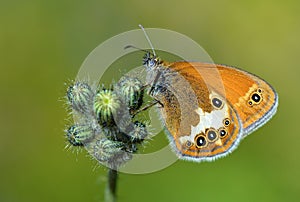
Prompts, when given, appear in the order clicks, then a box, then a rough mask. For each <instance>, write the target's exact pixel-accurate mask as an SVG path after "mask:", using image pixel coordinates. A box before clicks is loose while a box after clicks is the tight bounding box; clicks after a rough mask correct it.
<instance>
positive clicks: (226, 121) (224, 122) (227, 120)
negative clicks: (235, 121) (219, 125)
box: [223, 118, 230, 127]
mask: <svg viewBox="0 0 300 202" xmlns="http://www.w3.org/2000/svg"><path fill="white" fill-rule="evenodd" d="M223 124H224V126H225V127H227V126H229V125H230V119H229V118H226V119H224V120H223Z"/></svg>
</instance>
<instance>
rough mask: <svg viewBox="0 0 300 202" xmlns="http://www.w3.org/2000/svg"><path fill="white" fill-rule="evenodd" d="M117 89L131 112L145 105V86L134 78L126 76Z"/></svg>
mask: <svg viewBox="0 0 300 202" xmlns="http://www.w3.org/2000/svg"><path fill="white" fill-rule="evenodd" d="M116 87H117V89H118V92H119V93H120V94H122V95H123V96H124V99H125V101H126V103H127V105H128V107H129V109H130V110H135V109H138V108H140V107H141V105H142V104H143V96H144V90H143V84H142V82H141V81H140V80H138V79H137V78H133V77H128V76H124V77H122V78H121V80H120V81H119V82H118V84H117V86H116Z"/></svg>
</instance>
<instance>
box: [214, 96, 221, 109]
mask: <svg viewBox="0 0 300 202" xmlns="http://www.w3.org/2000/svg"><path fill="white" fill-rule="evenodd" d="M211 103H212V105H213V106H214V107H215V108H217V109H221V108H222V107H223V102H222V100H220V99H219V98H216V97H214V98H213V99H212V100H211Z"/></svg>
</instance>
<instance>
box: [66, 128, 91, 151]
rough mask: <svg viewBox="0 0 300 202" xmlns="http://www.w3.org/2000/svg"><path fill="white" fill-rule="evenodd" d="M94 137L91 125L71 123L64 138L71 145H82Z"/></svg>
mask: <svg viewBox="0 0 300 202" xmlns="http://www.w3.org/2000/svg"><path fill="white" fill-rule="evenodd" d="M93 137H94V131H93V129H92V127H90V126H88V125H73V126H71V127H70V128H69V129H68V130H67V133H66V138H67V140H68V141H69V143H70V144H72V145H73V146H83V145H84V143H86V142H88V141H90V140H91V139H92V138H93Z"/></svg>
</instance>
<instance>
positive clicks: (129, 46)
mask: <svg viewBox="0 0 300 202" xmlns="http://www.w3.org/2000/svg"><path fill="white" fill-rule="evenodd" d="M127 48H134V49H137V50H140V51H143V52H146V53H147V52H148V51H147V50H144V49H141V48H138V47H136V46H134V45H127V46H125V47H124V49H127Z"/></svg>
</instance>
